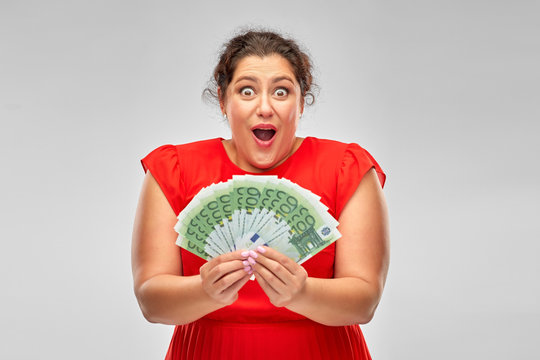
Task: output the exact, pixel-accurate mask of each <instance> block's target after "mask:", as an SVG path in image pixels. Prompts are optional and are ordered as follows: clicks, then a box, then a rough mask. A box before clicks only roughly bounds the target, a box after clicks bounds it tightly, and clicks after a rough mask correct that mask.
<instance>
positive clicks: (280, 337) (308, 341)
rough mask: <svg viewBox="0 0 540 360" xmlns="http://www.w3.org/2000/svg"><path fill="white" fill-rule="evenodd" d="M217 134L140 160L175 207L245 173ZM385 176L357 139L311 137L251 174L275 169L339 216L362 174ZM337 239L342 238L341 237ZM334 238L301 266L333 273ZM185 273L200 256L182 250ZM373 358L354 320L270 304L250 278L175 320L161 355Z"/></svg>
mask: <svg viewBox="0 0 540 360" xmlns="http://www.w3.org/2000/svg"><path fill="white" fill-rule="evenodd" d="M221 141H222V139H211V140H204V141H198V142H194V143H190V144H184V145H164V146H161V147H159V148H157V149H155V150H154V151H152V152H151V153H150V154H149V155H148V156H146V157H145V158H144V159H142V161H141V162H142V164H143V167H144V169H145V171H146V170H149V171H150V173H151V174H152V175H153V176H154V178H155V179H156V180H157V182H158V184H159V186H160V187H161V189H162V191H163V193H164V194H165V196H166V197H167V199H168V201H169V203H170V204H171V207H172V208H173V210H174V212H175V213H176V214H177V215H178V213H180V211H181V210H182V209H183V208H184V207H185V206H186V205H187V204H188V203H189V202H190V201H191V199H192V198H193V197H194V196H195V195H196V194H197V193H198V192H199V190H200V189H201V188H203V187H205V186H208V185H211V184H212V183H218V182H220V181H227V180H229V179H231V178H232V176H233V175H239V174H248V172H246V171H244V170H242V169H240V168H239V167H238V166H236V165H235V164H233V163H232V162H231V160H230V159H229V157H228V156H227V153H226V152H225V149H224V147H223V144H222V143H221ZM371 168H375V170H376V171H377V174H378V176H379V180H380V183H381V185H384V181H385V174H384V173H383V171H382V170H381V168H380V167H379V165H378V164H377V162H376V161H375V159H373V157H372V156H371V155H370V154H369V153H368V152H367V151H366V150H364V149H362V148H361V147H360V146H358V145H357V144H344V143H340V142H337V141H332V140H323V139H317V138H313V137H307V138H305V139H304V141H303V142H302V144H301V145H300V147H299V148H298V150H297V151H296V152H295V153H294V154H292V155H291V156H290V157H289V158H288V159H287V160H286V161H285V162H283V163H282V164H280V165H279V166H278V167H276V168H274V169H272V170H269V171H267V172H264V173H260V174H255V175H277V176H278V177H280V178H287V179H289V180H291V181H293V182H295V183H297V184H298V185H300V186H302V187H304V188H306V189H309V190H311V191H312V192H314V193H315V194H317V195H319V196H320V197H321V201H322V202H323V203H324V204H325V205H326V206H327V207H328V208H329V212H330V214H331V215H332V216H334V217H335V218H336V219H339V215H340V214H341V210H342V209H343V207H344V206H345V204H346V203H347V201H348V199H349V198H350V197H351V196H352V194H353V193H354V191H355V190H356V188H357V187H358V184H359V183H360V180H361V179H362V177H363V176H364V174H365V173H366V172H367V171H368V170H369V169H371ZM338 241H339V240H338ZM334 254H335V243H334V244H332V245H330V246H328V247H327V248H325V249H324V250H323V251H321V252H319V253H318V254H317V255H315V256H314V257H313V258H311V259H309V260H308V261H306V262H305V263H303V264H302V266H304V268H305V269H306V270H307V272H308V274H309V276H311V277H317V278H332V277H333V272H334ZM181 256H182V271H183V274H184V275H186V276H188V275H196V274H198V273H199V268H200V267H201V266H202V265H203V264H204V262H205V260H203V259H201V258H199V257H198V256H196V255H193V254H192V253H190V252H188V251H186V250H184V249H181ZM247 358H249V359H263V360H264V359H280V360H285V359H362V360H365V359H371V357H370V355H369V352H368V349H367V346H366V344H365V342H364V338H363V336H362V332H361V330H360V327H359V326H358V325H350V326H325V325H322V324H319V323H316V322H313V321H311V320H309V319H307V318H306V317H304V316H302V315H299V314H297V313H295V312H292V311H290V310H288V309H286V308H278V307H275V306H273V305H272V304H271V303H270V301H269V300H268V297H267V296H266V294H265V293H264V292H263V290H262V289H261V287H260V286H259V284H258V283H257V281H248V282H247V284H246V285H244V287H243V288H242V289H241V290H240V291H239V296H238V300H237V301H236V302H234V303H233V304H232V305H229V306H226V307H224V308H221V309H219V310H217V311H214V312H212V313H210V314H207V315H206V316H204V317H203V318H201V319H199V320H197V321H194V322H192V323H190V324H186V325H179V326H176V328H175V331H174V335H173V338H172V340H171V343H170V346H169V350H168V352H167V356H166V360H177V359H189V360H193V359H235V360H239V359H247Z"/></svg>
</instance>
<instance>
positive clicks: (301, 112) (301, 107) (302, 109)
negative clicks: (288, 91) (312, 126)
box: [300, 96, 306, 116]
mask: <svg viewBox="0 0 540 360" xmlns="http://www.w3.org/2000/svg"><path fill="white" fill-rule="evenodd" d="M305 100H306V98H305V97H304V96H302V100H300V116H302V114H303V113H304V103H305Z"/></svg>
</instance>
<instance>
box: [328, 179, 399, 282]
mask: <svg viewBox="0 0 540 360" xmlns="http://www.w3.org/2000/svg"><path fill="white" fill-rule="evenodd" d="M339 223H340V224H339V228H338V229H339V231H340V232H341V234H342V237H341V238H340V239H338V241H337V242H336V260H335V270H334V276H335V277H336V278H338V277H349V276H352V277H357V278H361V279H363V280H365V281H366V282H368V283H370V284H372V285H373V286H375V287H376V290H377V291H378V292H381V291H382V288H383V287H384V282H385V280H386V274H387V272H388V263H389V231H388V213H387V208H386V201H385V199H384V194H383V192H382V188H381V185H380V182H379V179H378V177H377V174H376V172H375V170H374V169H373V168H372V169H370V170H369V171H368V172H367V173H366V174H365V175H364V177H363V178H362V180H361V181H360V184H359V185H358V187H357V189H356V191H355V192H354V194H353V195H352V197H351V198H350V199H349V201H348V202H347V204H346V205H345V207H344V208H343V211H342V212H341V215H340V217H339Z"/></svg>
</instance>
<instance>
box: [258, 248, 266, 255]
mask: <svg viewBox="0 0 540 360" xmlns="http://www.w3.org/2000/svg"><path fill="white" fill-rule="evenodd" d="M257 251H258V252H260V253H261V254H264V253H265V252H266V249H265V248H264V247H262V246H259V247H258V248H257Z"/></svg>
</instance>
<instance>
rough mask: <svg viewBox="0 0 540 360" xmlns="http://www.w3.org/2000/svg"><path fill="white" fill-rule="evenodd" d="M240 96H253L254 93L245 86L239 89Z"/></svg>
mask: <svg viewBox="0 0 540 360" xmlns="http://www.w3.org/2000/svg"><path fill="white" fill-rule="evenodd" d="M240 94H242V95H244V96H253V95H254V94H255V91H253V89H252V88H250V87H249V86H246V87H243V88H242V89H240Z"/></svg>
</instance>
